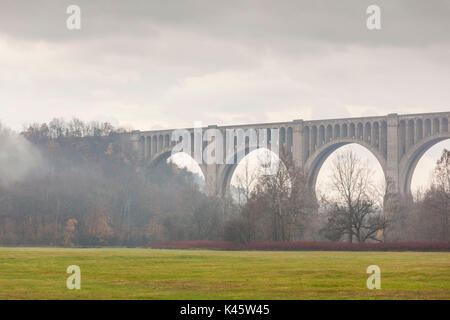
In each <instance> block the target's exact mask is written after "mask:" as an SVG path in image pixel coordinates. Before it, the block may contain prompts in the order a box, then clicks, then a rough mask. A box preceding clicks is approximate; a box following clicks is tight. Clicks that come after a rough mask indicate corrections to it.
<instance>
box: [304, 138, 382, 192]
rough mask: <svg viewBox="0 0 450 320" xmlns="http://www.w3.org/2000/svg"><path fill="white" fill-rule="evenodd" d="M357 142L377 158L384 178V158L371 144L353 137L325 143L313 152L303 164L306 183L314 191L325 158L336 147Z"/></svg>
mask: <svg viewBox="0 0 450 320" xmlns="http://www.w3.org/2000/svg"><path fill="white" fill-rule="evenodd" d="M353 143H354V144H358V145H361V146H363V147H364V148H365V149H367V150H368V151H370V153H371V154H372V155H374V156H375V158H376V159H377V160H378V162H379V164H380V166H381V169H382V170H383V173H384V177H385V179H386V177H387V174H386V158H385V157H384V156H383V155H382V154H381V153H380V152H379V150H378V149H377V148H375V147H374V146H373V145H372V144H369V143H368V142H367V141H364V140H357V139H353V138H342V139H339V140H336V141H332V142H331V143H328V144H326V145H323V146H321V147H320V148H318V149H317V150H316V152H314V153H313V154H312V155H311V156H310V158H309V159H308V160H307V162H306V164H305V170H306V172H307V173H308V185H309V187H310V188H311V190H313V192H315V189H316V182H317V177H318V175H319V172H320V169H321V168H322V165H323V164H324V162H325V160H327V159H328V157H329V156H330V155H331V154H332V153H333V152H334V151H336V150H337V149H339V148H341V147H343V146H345V145H348V144H353Z"/></svg>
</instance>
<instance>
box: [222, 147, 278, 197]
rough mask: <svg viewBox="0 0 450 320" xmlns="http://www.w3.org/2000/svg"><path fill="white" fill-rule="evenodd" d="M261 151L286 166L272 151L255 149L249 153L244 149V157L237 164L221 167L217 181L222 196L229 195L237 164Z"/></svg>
mask: <svg viewBox="0 0 450 320" xmlns="http://www.w3.org/2000/svg"><path fill="white" fill-rule="evenodd" d="M262 150H264V151H265V152H268V153H269V154H270V155H271V156H272V157H276V158H277V159H278V160H279V161H280V163H281V165H283V166H286V164H285V163H284V162H283V160H281V159H280V158H279V156H278V155H276V154H275V153H274V152H273V151H271V150H270V149H268V148H257V149H254V150H251V151H250V150H249V148H246V149H245V156H244V157H243V158H242V159H240V161H239V162H236V163H234V164H223V165H221V168H220V172H219V175H218V179H219V183H220V191H221V195H222V196H225V195H226V194H230V187H231V181H232V178H233V176H234V173H235V172H236V169H237V167H238V166H239V164H242V163H243V161H245V160H246V159H248V157H249V156H251V155H252V154H254V153H255V152H261V151H262ZM236 154H237V153H236Z"/></svg>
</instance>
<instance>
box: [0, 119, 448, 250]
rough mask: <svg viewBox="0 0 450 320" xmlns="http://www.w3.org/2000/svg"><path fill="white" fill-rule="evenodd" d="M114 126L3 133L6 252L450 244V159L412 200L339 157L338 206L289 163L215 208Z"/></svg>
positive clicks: (2, 239) (0, 198)
mask: <svg viewBox="0 0 450 320" xmlns="http://www.w3.org/2000/svg"><path fill="white" fill-rule="evenodd" d="M124 131H125V130H124V129H122V128H114V127H113V126H112V125H110V124H108V123H98V122H90V123H86V122H83V121H81V120H78V119H72V120H70V121H65V120H63V119H54V120H52V121H50V122H49V123H42V124H32V125H28V126H26V127H25V128H24V129H23V130H22V132H20V133H16V132H13V131H11V130H9V129H8V128H6V127H4V126H1V127H0V146H2V148H1V151H0V167H1V168H0V245H33V246H66V247H73V246H130V247H133V246H145V245H147V244H149V243H158V242H164V241H189V240H208V241H233V242H239V243H250V242H254V241H283V242H285V241H333V242H392V241H450V227H449V219H450V151H449V150H444V151H443V153H442V156H441V158H440V160H439V161H438V162H437V163H436V166H435V168H434V171H433V180H432V184H431V186H430V187H429V189H427V190H425V191H423V192H422V193H420V194H417V195H415V196H414V197H413V198H411V199H409V198H408V199H406V198H400V197H398V196H397V195H394V194H389V182H387V183H386V185H385V186H377V185H375V184H374V183H373V182H372V181H371V170H370V168H369V167H368V166H367V165H365V164H364V162H363V161H361V159H359V158H358V155H357V154H355V153H353V152H351V151H346V152H339V153H338V154H337V155H336V157H335V159H334V163H333V165H334V170H333V172H334V173H335V174H334V175H333V176H332V177H330V180H331V185H330V188H332V189H333V190H334V193H333V194H334V196H324V195H321V196H320V197H317V201H316V196H315V195H314V193H313V192H312V191H310V190H309V188H308V187H307V184H306V173H305V172H302V170H301V169H300V168H297V167H296V165H295V164H294V163H292V161H290V160H289V159H288V158H287V157H283V155H282V154H281V155H280V158H281V160H282V162H283V164H284V165H282V166H279V169H278V171H277V172H276V173H275V174H274V175H270V176H267V175H258V173H257V172H256V173H255V172H246V174H244V175H243V176H241V177H239V179H238V182H239V183H238V185H237V186H235V190H236V192H235V197H231V196H230V197H226V198H220V197H213V196H207V195H206V194H205V193H204V192H203V191H202V190H201V188H199V186H198V183H197V180H198V177H196V176H195V175H194V174H192V173H191V172H190V171H187V170H186V169H182V168H179V167H177V166H176V165H175V164H173V163H170V162H169V163H163V164H161V165H159V166H158V167H149V166H148V165H147V164H145V163H142V162H140V161H139V159H137V158H136V155H134V154H133V153H130V152H128V151H127V150H124V149H123V148H122V147H121V145H120V144H119V143H118V142H117V134H118V133H121V132H124Z"/></svg>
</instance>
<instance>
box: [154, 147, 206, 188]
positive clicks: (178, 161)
mask: <svg viewBox="0 0 450 320" xmlns="http://www.w3.org/2000/svg"><path fill="white" fill-rule="evenodd" d="M162 163H171V164H174V165H175V166H176V167H178V168H179V169H180V170H183V169H185V170H186V171H188V172H189V173H191V174H192V178H193V180H194V182H195V183H196V184H197V185H198V187H199V189H200V190H201V191H205V188H206V182H205V176H204V174H203V171H202V169H201V168H200V166H199V165H198V163H197V162H196V161H195V160H194V159H193V158H192V157H191V156H190V155H189V154H187V153H185V152H177V153H175V154H173V155H172V154H171V152H166V153H164V154H162V155H160V156H159V157H158V158H157V159H155V160H154V161H153V163H152V167H158V166H159V165H160V164H162Z"/></svg>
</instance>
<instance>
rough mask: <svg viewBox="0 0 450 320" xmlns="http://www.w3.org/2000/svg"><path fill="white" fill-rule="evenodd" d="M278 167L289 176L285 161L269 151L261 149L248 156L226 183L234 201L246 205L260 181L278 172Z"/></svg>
mask: <svg viewBox="0 0 450 320" xmlns="http://www.w3.org/2000/svg"><path fill="white" fill-rule="evenodd" d="M270 164H272V166H270ZM276 164H278V165H276ZM278 166H280V170H282V171H283V172H285V173H286V174H288V173H287V168H286V165H285V164H284V163H283V161H282V160H281V159H280V158H279V157H278V156H277V155H276V154H275V153H274V152H272V151H271V150H269V149H266V148H260V149H257V150H253V151H252V152H250V153H249V154H247V155H246V156H245V157H244V158H242V160H241V161H240V162H239V163H238V164H237V165H234V166H232V167H231V168H230V172H228V181H229V182H226V183H228V185H229V188H230V190H229V192H230V194H231V196H232V197H233V199H235V200H236V201H237V202H239V203H242V204H243V203H245V202H246V201H247V199H248V198H249V196H250V194H251V192H252V191H253V190H254V188H255V187H256V185H257V182H258V179H259V178H260V177H261V176H262V175H264V174H270V173H273V172H274V170H278ZM288 179H289V178H288ZM289 183H290V179H289Z"/></svg>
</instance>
